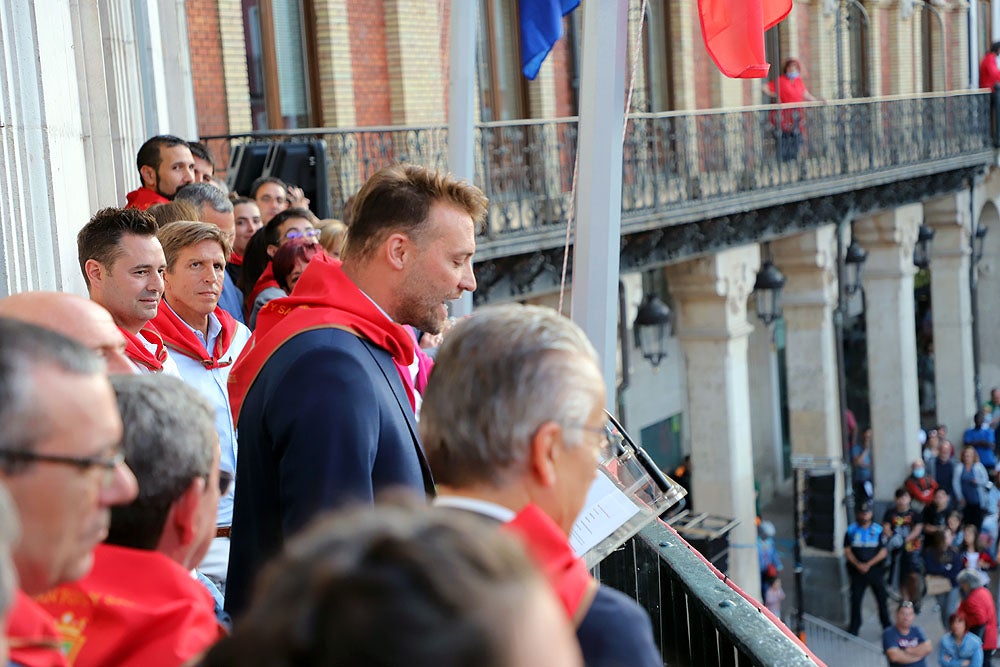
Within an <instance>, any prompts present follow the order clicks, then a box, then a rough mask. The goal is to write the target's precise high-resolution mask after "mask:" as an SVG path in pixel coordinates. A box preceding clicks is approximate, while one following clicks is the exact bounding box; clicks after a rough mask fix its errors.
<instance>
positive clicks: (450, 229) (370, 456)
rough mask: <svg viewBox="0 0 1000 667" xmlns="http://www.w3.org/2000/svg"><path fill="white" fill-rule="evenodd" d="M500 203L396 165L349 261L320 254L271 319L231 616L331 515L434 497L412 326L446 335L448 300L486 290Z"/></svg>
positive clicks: (249, 367) (246, 383)
mask: <svg viewBox="0 0 1000 667" xmlns="http://www.w3.org/2000/svg"><path fill="white" fill-rule="evenodd" d="M486 203H487V202H486V197H485V196H484V195H483V193H482V192H481V191H480V190H479V189H478V188H476V187H475V186H473V185H471V184H469V183H467V182H465V181H459V180H455V179H453V178H451V177H450V176H447V175H445V174H443V173H440V172H435V171H433V170H430V169H426V168H424V167H417V166H412V165H402V164H397V165H393V166H390V167H385V168H384V169H381V170H379V171H378V172H376V173H375V174H374V175H373V176H372V177H371V178H370V179H369V180H368V181H367V182H366V184H365V185H364V186H363V187H362V189H361V192H360V193H359V194H358V204H357V207H358V211H357V218H356V220H355V225H354V227H353V228H352V230H351V234H350V236H349V237H348V241H347V245H346V246H345V248H344V252H343V254H342V258H343V263H342V264H341V263H339V262H338V261H337V260H334V259H332V258H329V257H326V256H325V255H318V256H316V257H314V258H313V260H312V261H311V262H310V263H309V267H308V268H307V269H306V270H305V272H304V273H303V274H302V276H301V278H299V282H298V283H297V284H296V286H295V294H294V295H293V296H289V297H285V298H284V299H278V300H275V301H274V302H273V303H271V304H268V305H267V306H265V307H264V309H263V310H262V311H261V313H260V319H259V321H258V323H257V325H258V328H257V331H256V332H255V333H254V337H253V339H252V340H251V344H250V346H248V348H247V349H248V350H249V351H248V352H246V353H244V355H243V356H242V357H241V358H240V359H239V360H238V361H237V362H236V365H235V366H234V368H233V370H232V372H231V374H230V379H229V389H230V399H231V402H232V406H233V413H234V416H235V417H236V423H237V424H238V428H239V433H240V456H239V458H238V460H237V478H238V479H239V482H240V483H239V488H238V489H237V493H236V505H235V509H234V513H233V538H232V556H231V560H230V565H229V578H228V580H227V590H226V604H227V609H229V610H231V611H232V610H239V609H242V608H243V606H244V605H245V602H246V599H247V598H246V596H247V593H248V592H249V586H250V582H251V581H252V579H253V577H254V575H255V574H256V572H257V570H258V569H259V567H260V565H261V564H262V563H263V561H264V560H265V559H266V558H268V557H269V556H271V555H272V554H274V553H275V552H277V551H279V550H280V549H281V546H282V544H283V542H284V540H285V538H286V537H287V536H288V535H290V534H292V533H293V532H295V531H296V530H298V529H299V528H300V527H302V526H303V525H304V524H305V523H306V522H307V521H308V520H309V519H310V518H312V517H313V516H314V515H315V514H316V513H317V512H319V511H321V510H323V509H327V508H332V507H337V506H340V505H342V504H344V503H348V502H363V503H371V502H372V499H373V497H374V494H375V493H376V492H378V491H379V490H381V489H384V488H387V487H403V488H407V489H410V490H412V491H414V492H416V493H419V494H421V495H423V494H430V495H433V493H434V483H433V479H432V477H431V472H430V469H429V468H428V466H427V462H426V460H425V459H424V455H423V450H422V448H421V446H420V441H419V439H418V437H417V433H416V423H415V416H414V412H413V410H414V399H413V397H412V396H411V395H410V394H409V392H408V391H407V388H406V383H405V377H406V373H408V369H407V367H408V366H409V365H410V364H411V363H412V362H413V355H414V351H413V346H414V343H413V338H412V337H411V336H410V334H409V333H408V332H407V331H406V330H405V329H403V327H402V326H401V325H404V324H412V325H413V326H416V327H419V328H420V329H421V330H423V331H429V332H430V333H437V332H439V331H440V330H441V329H442V327H443V326H444V323H445V321H446V320H447V319H448V310H447V303H448V301H450V300H454V299H457V298H459V297H460V296H461V295H462V293H463V292H466V291H469V292H471V291H473V290H475V288H476V279H475V276H474V274H473V272H472V256H473V253H474V252H475V249H476V241H475V227H476V225H477V224H479V223H480V222H481V221H482V220H483V219H484V217H485V215H486ZM265 230H266V227H265ZM286 236H287V234H286ZM317 388H322V389H323V390H322V391H318V390H317ZM329 396H336V397H337V400H336V401H330V400H329Z"/></svg>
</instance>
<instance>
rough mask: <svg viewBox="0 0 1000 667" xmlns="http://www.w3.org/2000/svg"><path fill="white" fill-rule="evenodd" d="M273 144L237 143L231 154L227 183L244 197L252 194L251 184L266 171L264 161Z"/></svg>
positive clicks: (227, 170)
mask: <svg viewBox="0 0 1000 667" xmlns="http://www.w3.org/2000/svg"><path fill="white" fill-rule="evenodd" d="M271 146H272V144H270V143H264V144H237V145H236V146H233V149H232V151H231V152H230V155H229V167H228V168H227V169H226V185H228V186H229V189H230V190H232V191H233V192H238V193H239V194H240V195H241V196H243V197H249V196H250V186H251V185H253V182H254V181H256V180H257V179H258V178H260V176H261V174H263V173H264V163H265V162H267V155H268V153H269V152H270V151H271Z"/></svg>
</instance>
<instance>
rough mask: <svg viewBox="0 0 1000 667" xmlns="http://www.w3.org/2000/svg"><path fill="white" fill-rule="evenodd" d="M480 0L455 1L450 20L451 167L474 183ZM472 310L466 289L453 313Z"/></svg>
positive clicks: (470, 296) (449, 116)
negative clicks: (477, 24)
mask: <svg viewBox="0 0 1000 667" xmlns="http://www.w3.org/2000/svg"><path fill="white" fill-rule="evenodd" d="M478 5H479V3H478V2H453V3H451V18H450V20H449V23H448V41H449V52H448V169H449V170H450V171H451V173H453V174H455V175H456V176H458V177H459V178H464V179H465V180H467V181H469V182H470V183H471V182H472V181H474V180H475V175H476V169H475V163H474V162H473V159H474V150H473V149H474V146H475V122H476V88H475V87H476V72H475V66H476V35H477V32H478V31H477V30H476V7H477V6H478ZM471 312H472V294H471V293H469V292H465V293H463V294H462V298H461V299H459V300H458V301H456V302H454V303H453V304H452V306H451V314H452V315H454V316H455V317H462V316H464V315H468V314H469V313H471Z"/></svg>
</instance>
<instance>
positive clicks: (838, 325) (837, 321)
mask: <svg viewBox="0 0 1000 667" xmlns="http://www.w3.org/2000/svg"><path fill="white" fill-rule="evenodd" d="M847 221H848V219H847V217H846V216H845V217H844V218H842V219H841V220H840V222H838V223H837V308H836V309H835V310H834V311H833V328H834V331H835V332H836V336H837V390H838V393H839V394H840V440H841V446H842V448H843V456H844V510H845V512H846V514H847V523H848V525H850V523H851V516H852V515H853V513H854V485H853V484H852V483H851V481H852V477H851V472H852V466H851V446H852V445H853V444H854V443H852V442H850V441H849V440H848V438H847V371H846V369H845V364H844V316H845V314H846V313H845V311H846V310H847V293H846V290H845V289H844V228H845V227H846V226H847Z"/></svg>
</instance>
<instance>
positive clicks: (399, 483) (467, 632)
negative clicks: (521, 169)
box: [0, 136, 663, 667]
mask: <svg viewBox="0 0 1000 667" xmlns="http://www.w3.org/2000/svg"><path fill="white" fill-rule="evenodd" d="M137 168H138V171H139V176H140V179H141V187H140V188H138V189H137V190H135V191H134V192H131V193H129V195H128V198H127V202H126V203H127V205H126V206H125V207H124V208H117V207H109V208H104V209H102V210H100V211H97V212H96V213H95V214H94V215H93V217H92V218H91V219H90V221H89V222H87V223H86V224H85V225H83V226H82V229H81V230H80V232H79V235H78V238H77V241H78V252H79V261H80V269H81V271H82V273H83V276H84V278H85V279H86V283H87V288H88V292H89V299H87V298H83V297H81V296H77V295H74V294H69V293H59V292H25V293H20V294H15V295H12V296H9V297H6V298H3V299H0V420H2V421H3V423H4V425H5V426H4V429H3V431H2V432H0V620H4V621H5V622H4V627H5V628H6V631H5V632H4V633H3V639H2V640H0V664H7V663H6V662H5V659H6V657H7V653H8V650H9V655H10V664H13V665H23V666H27V667H36V666H37V667H43V666H44V667H52V666H62V665H76V666H79V667H85V666H88V665H95V666H96V665H142V666H144V667H146V666H153V667H156V666H158V665H163V666H172V665H182V664H185V665H194V664H204V665H206V666H213V667H214V666H222V665H234V666H235V665H241V666H242V665H276V664H309V665H319V664H348V663H350V664H371V665H399V664H408V665H418V666H419V665H444V666H448V665H455V666H456V667H457V666H461V665H467V666H472V665H477V666H479V665H485V666H493V665H495V666H497V667H501V666H514V665H528V666H532V665H538V666H539V667H540V666H541V665H547V666H549V665H554V666H556V667H559V666H563V665H565V666H567V667H568V666H575V665H580V664H583V663H584V662H585V663H586V664H588V665H609V666H610V665H625V664H627V665H637V666H639V667H643V666H652V665H662V664H663V661H662V658H661V657H660V653H659V650H658V648H657V646H656V643H655V641H654V638H653V631H652V626H651V623H650V620H649V617H648V616H647V615H646V613H645V612H644V611H643V610H642V609H641V607H639V606H638V604H637V603H636V602H635V601H634V600H632V599H630V598H628V597H627V596H625V595H622V594H621V593H618V592H617V591H614V590H611V589H608V588H605V587H603V586H600V585H599V584H598V582H597V581H596V580H595V579H594V578H593V577H592V576H591V575H590V574H589V572H588V570H587V568H586V567H585V565H584V563H583V561H582V560H581V559H580V558H578V557H577V556H576V555H575V554H574V553H573V551H572V549H571V547H570V545H569V538H568V534H569V531H570V529H571V527H572V525H573V523H574V522H575V519H576V517H577V515H578V514H579V512H580V510H581V509H582V507H583V505H584V502H585V499H586V494H587V490H588V489H589V487H590V484H591V482H592V481H593V479H594V477H595V475H596V474H597V469H598V464H599V463H600V461H601V460H603V459H604V458H605V457H606V456H607V455H608V432H607V430H606V415H605V413H604V405H605V392H604V386H603V381H602V378H601V374H600V371H599V367H598V359H597V355H596V352H595V351H594V349H593V347H592V346H591V345H590V343H589V342H588V340H587V338H586V336H585V335H584V334H583V332H582V331H581V330H580V329H579V328H578V327H577V326H576V325H575V324H573V323H572V322H571V321H570V320H568V319H566V318H564V317H562V316H560V315H558V314H557V313H555V312H554V311H552V310H550V309H545V308H540V307H531V306H517V305H512V306H501V307H491V308H484V309H481V310H478V311H477V312H476V314H475V315H473V316H471V317H469V318H466V319H464V320H462V321H461V322H459V323H457V324H456V325H454V327H452V328H450V329H449V327H450V325H451V324H452V320H451V318H449V312H448V302H449V301H452V300H454V299H456V298H458V297H459V296H461V295H462V293H463V292H466V291H473V290H474V289H475V288H476V280H475V276H474V274H473V271H472V256H473V253H474V252H475V238H476V227H477V225H479V224H481V223H482V221H483V219H484V218H485V215H486V207H487V201H486V198H485V196H484V195H483V194H482V192H480V191H479V190H478V189H477V188H476V187H474V186H473V185H471V184H469V183H467V182H464V181H460V180H456V179H454V178H452V177H451V176H449V175H446V174H443V173H439V172H436V171H433V170H429V169H425V168H422V167H416V166H410V165H394V166H391V167H386V168H384V169H382V170H380V171H379V172H377V173H376V174H374V175H373V176H372V177H371V178H370V179H369V180H368V181H367V182H366V183H365V184H364V186H363V187H362V188H361V190H360V191H359V192H358V193H357V194H356V195H355V196H354V197H353V198H352V201H351V202H350V204H349V206H348V208H347V213H346V214H345V217H346V218H347V220H345V221H344V223H340V222H336V223H331V224H328V225H324V224H323V223H321V222H320V221H318V220H316V218H315V216H314V215H313V214H312V213H311V212H310V211H309V210H308V205H309V202H308V200H306V199H305V196H304V194H303V193H302V191H301V190H300V189H298V188H296V187H294V186H290V185H286V184H284V183H282V182H281V181H279V180H277V179H274V178H262V179H259V180H258V181H257V182H256V183H254V185H253V187H252V189H251V191H250V192H247V193H232V194H231V195H230V194H228V193H227V192H226V191H225V190H226V189H225V184H223V183H221V181H219V180H218V179H217V178H215V176H214V168H213V160H212V156H211V155H210V154H209V153H208V151H207V150H206V149H205V148H204V147H203V146H200V145H198V144H190V143H188V142H186V141H183V140H181V139H179V138H177V137H171V136H158V137H153V138H152V139H150V140H149V141H147V142H146V143H145V144H144V145H143V146H142V147H141V148H140V149H139V151H138V157H137ZM241 288H242V291H241ZM248 325H249V326H248ZM446 332H447V335H445V333H446ZM422 344H423V345H426V346H429V347H433V348H435V351H436V359H435V358H432V357H431V356H428V355H427V354H426V353H424V352H423V349H422V347H421V345H422ZM432 368H433V374H432V373H431V369H432ZM483 396H489V397H490V400H489V401H483V400H482V397H483ZM8 494H9V499H8ZM386 494H390V495H392V496H393V498H391V499H389V500H387V501H384V502H383V501H382V500H381V499H382V498H383V497H384V496H385V495H386ZM376 498H379V499H380V502H379V503H378V505H377V506H376V502H375V501H376ZM331 512H333V513H334V514H333V515H332V516H331V515H330V513H331ZM16 517H18V518H19V521H15V518H16ZM4 617H5V618H4ZM387 630H391V631H387Z"/></svg>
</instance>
